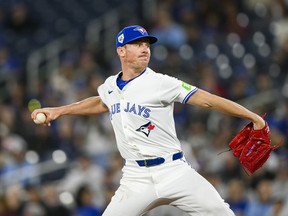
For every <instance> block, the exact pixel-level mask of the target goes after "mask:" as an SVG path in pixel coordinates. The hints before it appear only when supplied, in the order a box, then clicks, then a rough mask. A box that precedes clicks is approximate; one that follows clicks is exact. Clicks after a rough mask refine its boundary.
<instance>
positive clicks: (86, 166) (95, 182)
mask: <svg viewBox="0 0 288 216" xmlns="http://www.w3.org/2000/svg"><path fill="white" fill-rule="evenodd" d="M103 180H104V170H103V168H102V167H100V166H98V165H97V164H94V163H93V161H92V160H91V158H89V157H88V156H87V155H85V154H82V155H80V156H79V158H78V159H77V160H76V161H75V162H74V163H73V164H72V167H70V169H69V170H68V173H67V174H66V176H65V177H64V178H63V179H61V180H60V182H59V184H58V190H59V191H68V192H71V193H72V194H74V195H75V194H76V191H77V190H78V189H79V187H80V186H82V185H83V184H86V185H88V186H89V187H90V188H91V190H92V191H93V193H96V194H98V196H97V200H96V201H95V203H96V204H99V205H102V203H103V199H104V197H103V188H102V185H103Z"/></svg>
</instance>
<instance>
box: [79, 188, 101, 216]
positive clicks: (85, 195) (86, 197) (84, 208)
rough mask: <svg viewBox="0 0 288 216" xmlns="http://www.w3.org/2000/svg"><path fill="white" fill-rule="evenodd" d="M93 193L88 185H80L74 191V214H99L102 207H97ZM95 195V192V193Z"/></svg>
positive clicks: (82, 215)
mask: <svg viewBox="0 0 288 216" xmlns="http://www.w3.org/2000/svg"><path fill="white" fill-rule="evenodd" d="M94 195H95V193H93V191H92V190H91V188H90V186H88V185H82V186H80V187H79V188H78V191H77V192H76V196H75V198H76V208H75V216H101V215H102V209H101V208H100V207H97V206H96V205H95V203H94V197H93V196H94ZM96 196H97V193H96Z"/></svg>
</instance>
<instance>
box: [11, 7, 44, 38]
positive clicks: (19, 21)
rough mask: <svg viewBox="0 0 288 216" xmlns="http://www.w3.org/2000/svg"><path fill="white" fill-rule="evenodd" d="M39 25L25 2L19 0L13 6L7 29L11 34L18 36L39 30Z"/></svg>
mask: <svg viewBox="0 0 288 216" xmlns="http://www.w3.org/2000/svg"><path fill="white" fill-rule="evenodd" d="M38 26H39V24H38V22H37V21H36V19H35V18H34V17H32V16H31V14H29V11H28V9H27V7H26V5H25V4H24V3H21V2H18V3H15V4H14V5H13V6H12V9H11V12H10V14H9V15H8V18H7V22H6V29H7V31H8V32H9V35H10V34H12V35H13V36H17V37H18V36H24V35H28V34H32V33H33V32H35V31H36V30H37V28H38Z"/></svg>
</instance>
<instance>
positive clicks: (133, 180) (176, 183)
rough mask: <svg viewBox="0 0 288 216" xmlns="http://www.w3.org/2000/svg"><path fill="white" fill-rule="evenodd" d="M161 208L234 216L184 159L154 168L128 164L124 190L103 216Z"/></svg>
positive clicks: (198, 214) (203, 215)
mask: <svg viewBox="0 0 288 216" xmlns="http://www.w3.org/2000/svg"><path fill="white" fill-rule="evenodd" d="M159 205H172V206H175V207H176V208H179V209H181V210H182V211H184V212H186V213H187V214H188V215H193V216H232V215H233V216H234V213H233V212H232V210H231V209H230V208H229V205H228V204H227V203H225V202H224V200H223V199H222V198H221V197H220V195H219V194H218V192H217V191H216V189H215V188H214V187H213V186H212V185H211V184H210V183H209V182H208V181H207V180H206V179H205V178H203V177H202V176H201V175H200V174H198V173H197V172H196V171H195V170H194V169H192V168H191V167H190V166H189V165H188V164H187V163H186V162H185V161H184V160H183V159H178V160H175V161H171V162H165V163H164V164H161V165H158V166H153V167H139V165H138V164H137V163H136V162H135V161H126V165H125V166H124V167H123V177H122V179H121V181H120V187H119V188H118V189H117V191H116V193H115V195H114V196H113V197H112V200H111V202H110V204H109V205H108V207H107V208H106V210H105V212H104V214H103V216H139V215H144V214H145V213H147V212H148V211H149V210H151V209H153V208H155V207H157V206H159Z"/></svg>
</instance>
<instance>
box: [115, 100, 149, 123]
mask: <svg viewBox="0 0 288 216" xmlns="http://www.w3.org/2000/svg"><path fill="white" fill-rule="evenodd" d="M123 111H124V112H129V113H133V114H135V115H139V116H142V117H144V118H149V117H150V112H151V110H150V109H149V108H146V107H145V106H141V105H136V104H130V102H127V104H126V107H125V108H124V109H123ZM120 112H121V106H120V103H115V104H112V105H111V108H110V118H111V120H112V116H113V115H114V114H116V113H120Z"/></svg>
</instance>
